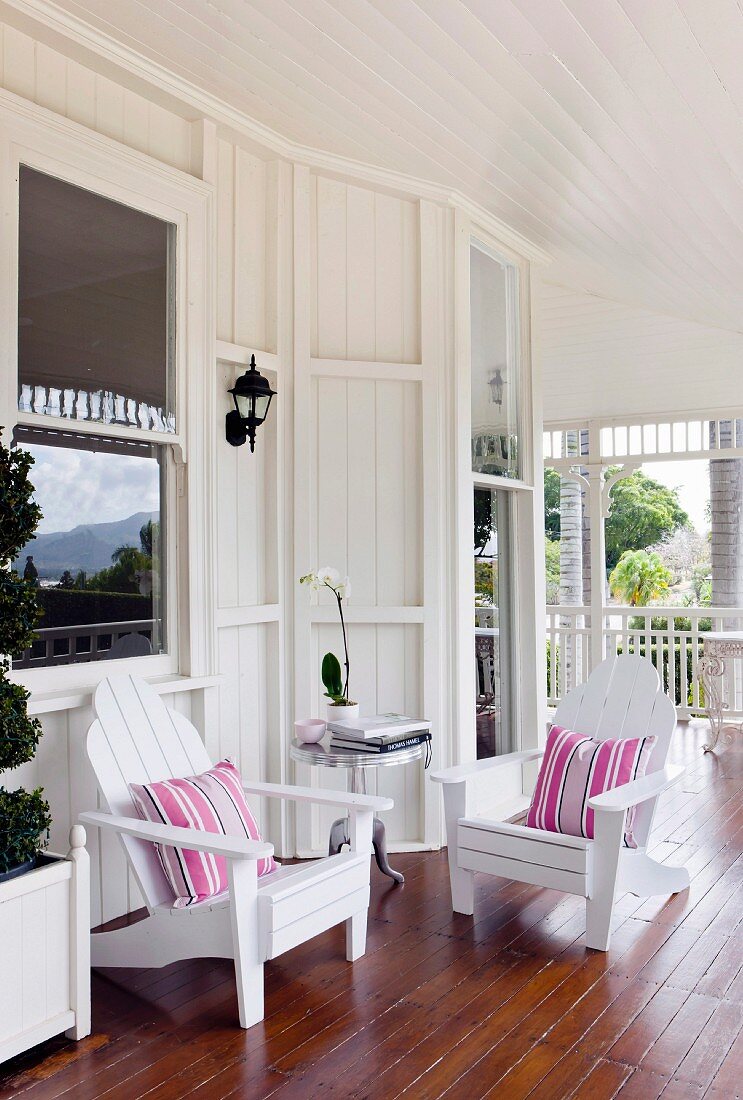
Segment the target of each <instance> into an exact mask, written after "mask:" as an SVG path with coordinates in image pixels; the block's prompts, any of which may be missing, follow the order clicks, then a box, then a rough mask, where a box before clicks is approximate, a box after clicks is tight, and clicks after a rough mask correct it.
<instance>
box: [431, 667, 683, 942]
mask: <svg viewBox="0 0 743 1100" xmlns="http://www.w3.org/2000/svg"><path fill="white" fill-rule="evenodd" d="M555 725H558V726H563V727H565V728H567V729H571V730H575V731H576V732H578V733H583V734H585V735H587V736H590V737H596V738H599V739H600V740H605V739H606V738H609V737H613V738H618V737H641V736H643V735H646V734H647V735H650V734H654V735H655V736H656V737H657V738H658V741H657V744H656V746H655V749H654V750H653V754H652V756H651V758H650V762H649V765H648V771H647V774H646V775H645V776H644V777H643V778H642V779H637V780H634V781H633V782H631V783H627V784H626V785H625V786H623V787H617V788H616V789H615V790H613V791H607V792H606V793H605V794H601V795H597V796H596V797H595V798H592V799H591V800H590V802H589V806H590V807H591V809H592V810H593V811H594V815H595V816H594V839H593V840H586V839H584V838H583V837H577V836H566V835H564V834H562V833H551V832H546V831H543V830H541V829H529V828H527V827H526V826H525V825H513V824H509V823H508V822H504V821H490V820H487V819H485V818H479V817H474V816H472V807H471V799H470V795H471V780H472V779H474V778H475V777H476V776H482V775H483V773H485V772H490V771H494V770H496V769H498V768H504V767H507V766H508V765H513V764H521V765H523V764H526V763H528V762H529V761H533V760H538V759H539V758H540V757H541V756H542V755H543V753H544V750H543V749H528V750H526V751H524V752H512V753H508V754H507V755H505V756H496V757H493V758H492V759H490V760H479V761H477V762H476V763H472V764H461V765H459V766H458V767H454V768H449V769H448V770H446V771H441V772H438V773H436V774H435V775H433V776H432V777H431V778H432V779H434V780H435V781H436V782H437V783H442V784H443V790H444V810H445V816H446V833H447V843H448V848H449V853H448V854H449V877H450V882H451V896H452V907H453V909H454V911H455V912H457V913H467V914H471V913H472V912H473V908H474V891H473V872H474V871H484V872H485V873H486V874H491V875H500V876H502V877H503V878H510V879H515V880H516V881H518V882H529V883H532V884H534V885H536V886H545V887H549V888H550V889H552V890H564V891H566V892H567V893H571V894H578V895H580V896H581V897H584V898H585V899H586V944H587V946H588V947H592V948H595V949H596V950H598V951H607V950H608V948H609V941H610V937H611V927H610V926H611V916H612V910H613V907H614V900H615V897H616V895H617V892H619V891H629V892H630V893H632V894H636V895H638V896H639V897H649V896H651V895H653V894H674V893H677V892H678V891H680V890H685V889H686V888H687V887H688V885H689V873H688V871H687V870H686V869H685V868H684V867H667V866H666V865H665V864H662V863H658V862H657V861H656V860H654V859H652V857H651V856H649V855H648V854H647V851H646V849H647V842H648V836H649V834H650V829H651V826H652V823H653V815H654V814H655V807H656V804H657V801H658V796H659V795H660V794H661V793H662V792H663V791H665V790H666V789H667V788H668V787H670V786H672V784H674V783H677V782H678V780H679V779H680V778H681V776H682V775H683V772H684V769H683V768H682V767H679V766H677V765H667V764H666V760H667V757H668V750H669V748H670V744H671V736H672V734H673V731H674V728H675V725H676V710H675V708H674V705H673V703H672V702H671V700H670V699H669V698H668V696H667V695H664V694H663V691H662V689H661V685H660V680H659V678H658V673H657V672H656V670H655V668H654V667H653V665H652V663H651V662H650V661H648V660H647V659H645V658H643V657H636V656H630V655H627V656H619V657H610V658H608V659H607V660H606V661H604V662H603V663H602V664H600V665H599V666H598V668H596V669H595V670H594V671H593V673H592V674H591V676H590V677H589V679H588V681H587V682H586V683H585V684H583V685H581V686H580V687H577V688H575V689H574V690H573V691H571V692H570V693H569V694H568V695H566V696H565V698H564V699H563V700H562V702H561V703H560V705H559V707H558V708H557V712H556V714H555ZM631 806H637V807H638V810H637V813H636V816H635V822H634V828H633V832H634V835H635V839H636V840H637V843H638V848H637V849H631V848H626V847H624V846H623V843H622V839H623V834H624V822H625V817H626V811H627V810H628V809H629V808H630V807H631Z"/></svg>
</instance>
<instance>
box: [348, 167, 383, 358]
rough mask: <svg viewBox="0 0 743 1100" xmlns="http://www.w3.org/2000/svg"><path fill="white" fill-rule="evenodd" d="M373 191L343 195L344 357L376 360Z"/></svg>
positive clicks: (351, 190)
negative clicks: (344, 230)
mask: <svg viewBox="0 0 743 1100" xmlns="http://www.w3.org/2000/svg"><path fill="white" fill-rule="evenodd" d="M374 201H375V195H374V192H373V191H367V190H366V189H365V188H362V187H349V188H348V190H347V194H346V234H347V235H346V283H347V288H348V289H347V302H346V327H347V336H346V357H347V358H348V359H366V360H372V359H375V358H376V326H375V308H374V302H375V294H376V287H375V278H374V273H375V271H376V250H375V237H374Z"/></svg>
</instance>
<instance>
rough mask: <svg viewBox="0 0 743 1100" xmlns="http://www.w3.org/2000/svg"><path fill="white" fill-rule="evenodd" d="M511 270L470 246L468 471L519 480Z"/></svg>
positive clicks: (514, 303)
mask: <svg viewBox="0 0 743 1100" xmlns="http://www.w3.org/2000/svg"><path fill="white" fill-rule="evenodd" d="M517 287H518V281H517V272H516V269H515V268H514V267H513V266H512V265H510V264H507V263H504V262H502V261H500V260H498V259H496V258H495V257H494V256H493V255H491V254H490V253H489V252H486V251H485V250H484V248H482V247H481V246H480V245H478V244H472V245H471V247H470V303H471V355H472V378H471V388H472V469H473V470H474V471H475V472H476V473H480V474H494V475H496V476H499V477H508V478H520V477H521V463H520V455H519V358H518V335H517V333H518V328H517V320H518V316H517V309H518V302H517V298H518V292H517Z"/></svg>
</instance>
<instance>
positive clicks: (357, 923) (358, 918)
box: [346, 810, 374, 962]
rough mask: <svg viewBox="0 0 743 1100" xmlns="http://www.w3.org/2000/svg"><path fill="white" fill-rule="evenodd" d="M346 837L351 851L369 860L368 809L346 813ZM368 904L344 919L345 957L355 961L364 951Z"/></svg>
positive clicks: (370, 820)
mask: <svg viewBox="0 0 743 1100" xmlns="http://www.w3.org/2000/svg"><path fill="white" fill-rule="evenodd" d="M348 818H349V820H348V839H349V841H350V844H351V851H352V852H366V853H367V854H368V857H369V859H370V860H371V853H372V834H373V832H374V814H373V813H372V812H370V811H368V810H351V812H350V813H349V815H348ZM368 911H369V907H368V905H367V906H366V908H364V909H362V910H361V911H360V912H359V913H354V915H353V916H352V917H349V918H348V920H347V921H346V959H347V960H348V962H355V961H356V959H360V958H361V956H362V955H363V954H364V952H365V951H366V921H367V914H368Z"/></svg>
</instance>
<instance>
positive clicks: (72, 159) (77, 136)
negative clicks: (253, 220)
mask: <svg viewBox="0 0 743 1100" xmlns="http://www.w3.org/2000/svg"><path fill="white" fill-rule="evenodd" d="M21 164H23V165H28V167H30V168H33V169H35V170H37V171H39V172H44V173H46V174H48V175H52V176H56V177H57V178H59V179H62V180H64V181H66V182H68V183H70V184H73V185H74V186H78V187H82V188H83V189H85V190H88V191H92V192H95V193H97V194H99V195H102V196H104V197H106V198H109V199H112V200H113V201H115V202H120V203H123V204H124V205H127V206H129V207H132V208H134V209H137V210H141V211H143V212H144V213H147V214H151V215H154V216H155V217H158V218H161V219H163V220H164V221H167V222H170V223H171V224H173V225H175V227H176V230H175V231H176V239H177V247H176V257H175V291H174V299H175V312H176V318H175V362H174V364H173V384H174V387H175V402H174V411H175V416H176V432H175V433H171V432H157V431H145V430H143V429H139V428H133V427H129V426H127V425H106V424H101V423H98V422H94V421H79V420H75V419H71V418H70V419H68V418H67V417H55V416H47V415H44V414H38V413H27V412H21V411H20V410H19V409H18V373H19V372H18V324H17V322H18V278H17V273H18V201H19V170H20V165H21ZM0 206H1V209H2V214H3V224H4V225H5V227H6V232H7V236H8V248H7V252H6V263H5V264H4V265H2V266H1V267H0V320H1V321H2V333H1V334H0V340H2V341H4V348H3V350H4V353H5V354H4V362H5V363H6V364H7V368H6V369H7V378H6V384H5V385H2V386H0V424H1V425H3V435H4V439H5V441H6V442H9V441H10V439H11V438H12V433H13V429H14V428H15V426H16V425H24V426H32V427H46V428H49V429H58V430H59V429H61V430H65V431H70V430H74V431H75V432H76V433H80V434H84V435H95V436H99V437H108V438H115V439H119V440H123V441H126V440H127V439H137V440H143V441H145V442H148V443H151V444H153V445H162V446H164V447H165V448H166V450H165V456H166V457H165V463H164V466H165V476H164V482H165V489H164V492H165V499H164V500H163V501H162V505H163V510H164V512H165V515H166V525H167V529H166V564H165V572H166V578H167V579H166V584H167V591H168V594H169V598H168V599H167V606H166V608H165V616H166V619H165V629H166V638H167V640H168V641H167V644H168V652H167V653H164V654H155V655H152V656H148V657H136V658H127V659H125V660H121V661H116V660H114V661H94V662H89V663H80V664H70V665H58V666H52V667H46V668H36V669H25V670H20V669H19V670H16V671H14V672H13V673H12V676H13V679H14V680H16V681H17V682H20V683H22V684H24V686H26V687H27V688H28V689H29V690H30V691H31V692H32V693H34V694H35V693H40V692H41V693H44V692H49V691H57V690H70V689H72V688H75V689H88V688H94V687H95V685H96V684H97V683H98V682H99V681H100V680H102V679H104V678H105V677H106V676H109V675H111V674H113V673H115V672H117V671H127V672H132V673H136V674H137V675H142V676H145V677H148V678H158V677H164V678H171V677H174V676H179V675H188V676H209V675H213V674H214V671H215V669H216V652H215V632H214V614H215V610H214V592H213V562H214V538H213V511H214V489H213V487H214V480H215V470H214V461H213V438H212V437H213V433H214V423H215V420H214V415H213V411H214V405H215V392H214V391H215V386H214V382H215V379H214V372H213V370H211V369H210V368H211V366H212V363H213V361H214V347H215V344H214V337H215V334H214V305H213V292H212V287H213V268H214V261H213V248H212V246H211V236H212V234H211V226H212V224H213V187H212V186H211V185H210V184H208V183H205V182H204V181H202V180H199V179H196V178H195V177H191V176H188V175H186V174H185V173H183V172H180V171H178V170H177V169H173V168H169V167H167V166H166V165H163V164H161V163H160V162H159V161H155V160H153V159H152V158H151V157H148V156H145V155H144V154H140V153H136V152H135V151H134V150H131V149H129V148H128V147H125V146H122V145H120V144H118V143H117V142H115V141H112V140H111V139H108V138H105V137H102V136H101V135H98V134H95V133H94V132H92V131H88V130H86V129H85V128H83V127H81V126H78V125H77V124H75V123H71V122H68V121H67V120H65V119H61V118H59V117H58V116H56V115H53V114H51V113H50V112H48V111H45V110H44V109H43V108H38V107H35V106H34V105H33V104H26V103H15V102H14V103H8V102H7V101H5V100H4V99H3V100H2V101H0ZM196 464H198V466H197V465H196ZM189 466H190V467H191V471H190V472H191V476H190V477H189V476H187V474H188V472H189V471H188V467H189ZM189 531H205V532H206V535H205V536H204V537H203V538H191V539H190V540H189V539H188V532H189Z"/></svg>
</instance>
